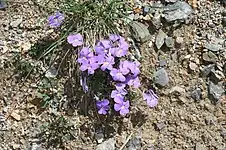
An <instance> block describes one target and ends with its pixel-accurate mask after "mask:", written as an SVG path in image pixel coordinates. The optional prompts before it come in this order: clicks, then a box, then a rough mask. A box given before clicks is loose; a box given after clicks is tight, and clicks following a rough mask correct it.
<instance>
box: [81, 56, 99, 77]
mask: <svg viewBox="0 0 226 150" xmlns="http://www.w3.org/2000/svg"><path fill="white" fill-rule="evenodd" d="M97 68H99V64H98V62H97V60H96V58H95V56H94V57H92V58H90V59H89V60H83V62H82V65H81V66H80V70H81V71H86V70H88V74H94V71H95V70H96V69H97Z"/></svg>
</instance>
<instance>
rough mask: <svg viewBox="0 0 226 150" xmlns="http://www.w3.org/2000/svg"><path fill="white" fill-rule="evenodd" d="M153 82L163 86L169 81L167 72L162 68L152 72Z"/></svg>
mask: <svg viewBox="0 0 226 150" xmlns="http://www.w3.org/2000/svg"><path fill="white" fill-rule="evenodd" d="M154 83H156V84H158V85H160V86H165V85H167V84H168V83H169V77H168V73H167V72H166V70H165V69H164V68H161V69H159V70H158V71H156V72H155V73H154Z"/></svg>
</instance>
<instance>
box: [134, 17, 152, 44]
mask: <svg viewBox="0 0 226 150" xmlns="http://www.w3.org/2000/svg"><path fill="white" fill-rule="evenodd" d="M130 26H131V32H132V36H133V38H134V39H135V40H136V41H138V42H141V43H144V42H146V41H148V40H149V39H150V38H151V34H150V33H149V30H148V26H146V25H144V24H143V23H140V22H137V21H133V22H131V23H130Z"/></svg>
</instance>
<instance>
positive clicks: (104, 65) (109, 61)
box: [98, 55, 115, 71]
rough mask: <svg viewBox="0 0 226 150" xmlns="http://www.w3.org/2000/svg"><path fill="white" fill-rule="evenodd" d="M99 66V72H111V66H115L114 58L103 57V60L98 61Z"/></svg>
mask: <svg viewBox="0 0 226 150" xmlns="http://www.w3.org/2000/svg"><path fill="white" fill-rule="evenodd" d="M98 62H99V63H100V64H101V67H100V68H101V70H103V71H104V70H106V69H108V70H111V69H112V68H113V66H112V65H114V64H115V59H114V57H112V56H110V55H106V56H105V57H104V59H102V60H101V61H98Z"/></svg>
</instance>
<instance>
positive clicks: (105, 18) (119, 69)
mask: <svg viewBox="0 0 226 150" xmlns="http://www.w3.org/2000/svg"><path fill="white" fill-rule="evenodd" d="M122 6H123V3H122V2H120V1H117V0H110V1H91V0H88V1H84V2H76V1H74V0H67V1H65V3H64V6H63V7H61V8H62V11H63V12H59V11H57V12H56V13H55V14H54V15H51V16H50V17H49V18H48V23H49V26H50V27H53V28H56V29H57V30H58V29H60V27H62V28H61V29H62V33H63V36H61V38H60V39H59V40H58V41H57V42H56V43H57V44H56V45H60V44H62V43H64V44H65V45H68V44H70V45H71V47H69V48H68V51H67V52H66V54H67V53H68V52H69V51H71V54H72V55H71V56H72V60H73V59H74V60H75V62H74V63H76V65H78V64H80V67H79V70H80V71H81V73H79V74H80V76H81V77H80V78H81V81H80V84H81V86H82V88H83V90H84V92H85V93H86V94H89V96H90V97H91V98H92V99H94V100H95V101H96V107H97V109H98V113H99V114H102V115H106V114H107V113H109V112H111V111H110V110H111V104H113V105H114V106H113V108H114V110H115V111H116V112H119V114H120V115H122V116H126V115H127V114H128V113H129V110H130V103H131V101H130V100H129V99H128V98H129V95H132V94H129V93H130V89H131V88H135V89H139V87H140V86H141V83H140V80H139V74H140V69H139V67H140V62H138V61H137V60H132V59H129V57H128V56H127V54H128V53H129V49H130V44H129V43H128V42H127V41H126V39H125V38H124V37H122V36H120V35H119V34H118V33H115V32H117V27H116V24H115V23H116V22H117V21H119V19H120V17H122V18H123V15H124V13H123V12H124V10H123V7H122ZM65 42H66V43H65ZM54 48H55V45H53V46H51V47H50V48H49V49H48V50H47V52H45V54H43V55H42V56H46V54H48V53H49V52H50V51H51V50H53V49H54ZM65 57H66V55H65V56H64V57H63V58H62V59H64V58H65ZM72 66H73V65H72ZM72 69H75V68H72ZM76 72H78V70H76ZM77 75H78V74H77ZM138 91H140V90H138ZM133 95H134V94H133ZM143 98H144V100H146V101H147V104H148V105H149V107H155V106H156V105H157V103H158V97H157V95H156V94H155V93H154V92H153V91H152V90H151V89H150V90H148V92H147V93H144V92H143ZM111 99H112V100H111Z"/></svg>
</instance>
